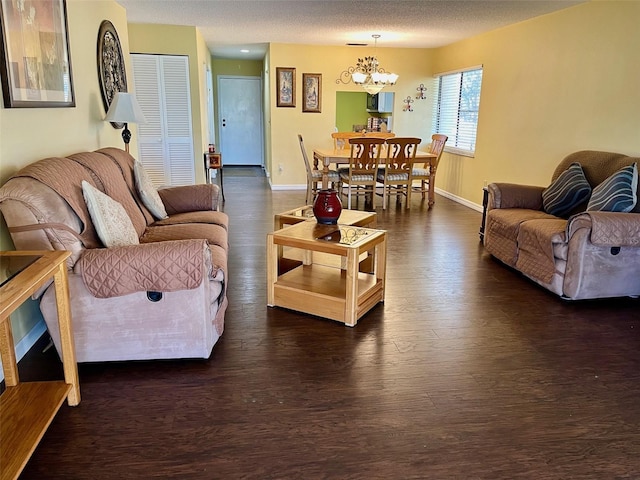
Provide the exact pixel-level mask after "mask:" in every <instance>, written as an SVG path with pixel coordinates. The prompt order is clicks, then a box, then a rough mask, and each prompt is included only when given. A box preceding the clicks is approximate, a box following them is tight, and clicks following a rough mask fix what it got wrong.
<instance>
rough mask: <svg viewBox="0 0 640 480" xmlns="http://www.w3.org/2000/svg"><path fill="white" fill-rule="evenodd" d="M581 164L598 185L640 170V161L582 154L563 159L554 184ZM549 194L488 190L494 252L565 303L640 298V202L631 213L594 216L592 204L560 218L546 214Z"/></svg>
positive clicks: (510, 187)
mask: <svg viewBox="0 0 640 480" xmlns="http://www.w3.org/2000/svg"><path fill="white" fill-rule="evenodd" d="M574 162H577V163H580V164H581V166H582V169H583V171H584V175H585V176H586V179H587V181H588V183H589V184H590V185H591V187H592V188H593V187H595V186H597V185H599V184H601V183H602V182H603V181H604V180H605V179H607V178H608V177H609V176H610V175H612V174H614V173H616V172H617V171H619V170H620V169H621V168H623V167H625V166H627V165H633V164H634V163H636V162H637V163H638V165H639V166H640V158H634V157H629V156H626V155H621V154H617V153H610V152H597V151H580V152H575V153H572V154H570V155H568V156H567V157H566V158H565V159H564V160H562V162H560V164H559V165H558V166H557V167H556V169H555V171H554V173H553V176H552V181H553V180H555V179H556V178H557V177H558V176H559V175H560V174H561V173H562V172H564V171H565V170H567V168H568V167H569V165H571V164H572V163H574ZM544 189H545V187H537V186H524V185H515V184H507V183H492V184H490V185H489V186H488V190H489V199H488V205H487V217H486V227H485V235H484V245H485V248H486V250H487V251H488V252H489V253H490V254H491V255H493V256H494V257H496V258H497V259H499V260H501V261H502V262H504V263H505V264H507V265H509V266H510V267H513V268H515V269H517V270H519V271H520V272H522V273H523V274H524V275H526V276H527V277H529V278H530V279H532V280H533V281H535V282H537V283H538V284H540V285H542V286H543V287H545V288H547V289H548V290H550V291H552V292H553V293H555V294H557V295H560V296H561V297H562V298H565V299H570V300H579V299H588V298H603V297H621V296H638V295H640V197H638V198H639V201H638V202H637V204H636V205H635V207H634V208H633V210H632V211H630V212H626V213H621V212H603V211H589V212H587V211H585V208H586V206H587V203H586V202H584V203H582V204H581V205H578V206H577V207H576V208H574V209H573V211H571V212H570V214H569V215H568V218H559V217H556V216H553V215H550V214H548V213H545V212H544V210H543V200H542V192H543V190H544ZM637 190H640V185H638V188H637ZM636 195H640V192H638V191H636Z"/></svg>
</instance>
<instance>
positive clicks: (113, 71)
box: [98, 20, 127, 128]
mask: <svg viewBox="0 0 640 480" xmlns="http://www.w3.org/2000/svg"><path fill="white" fill-rule="evenodd" d="M98 81H99V82H100V93H101V94H102V103H103V105H104V111H105V115H106V113H107V112H108V111H109V106H110V105H111V102H112V101H113V97H115V95H116V93H118V92H126V91H127V73H126V71H125V65H124V57H123V55H122V48H121V47H120V39H119V38H118V32H116V28H115V27H114V26H113V23H111V22H110V21H109V20H103V21H102V23H101V24H100V30H99V31H98ZM111 125H113V128H122V127H124V123H117V122H111Z"/></svg>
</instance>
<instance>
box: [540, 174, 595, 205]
mask: <svg viewBox="0 0 640 480" xmlns="http://www.w3.org/2000/svg"><path fill="white" fill-rule="evenodd" d="M590 194H591V185H589V182H588V181H587V178H586V177H585V175H584V172H583V170H582V166H581V165H580V164H579V163H577V162H575V163H572V164H571V165H569V168H567V169H566V170H565V171H564V172H562V173H561V174H560V175H559V176H558V178H556V179H555V180H554V181H553V182H552V183H551V185H549V187H548V188H546V189H545V190H544V191H543V192H542V206H543V208H544V211H545V212H547V213H549V214H551V215H556V216H558V217H563V216H565V215H568V214H569V213H570V212H571V211H572V210H573V209H574V208H576V207H577V206H578V205H580V204H581V203H584V202H585V201H586V200H587V199H588V198H589V195H590Z"/></svg>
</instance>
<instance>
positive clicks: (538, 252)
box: [516, 218, 567, 283]
mask: <svg viewBox="0 0 640 480" xmlns="http://www.w3.org/2000/svg"><path fill="white" fill-rule="evenodd" d="M566 227H567V220H564V219H561V218H551V219H549V218H546V219H537V220H529V221H527V222H523V223H522V225H520V230H519V232H518V260H517V261H516V268H517V269H518V270H520V271H521V272H522V273H524V274H526V275H529V276H531V277H533V278H534V279H536V280H539V281H540V282H543V283H549V282H551V280H552V278H553V275H554V273H555V272H556V257H555V248H554V245H557V244H565V243H566V238H567V237H566V233H565V230H566ZM562 273H564V272H562Z"/></svg>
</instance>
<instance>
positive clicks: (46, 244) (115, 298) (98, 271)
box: [0, 148, 229, 362]
mask: <svg viewBox="0 0 640 480" xmlns="http://www.w3.org/2000/svg"><path fill="white" fill-rule="evenodd" d="M133 162H134V159H133V157H131V156H130V155H129V154H128V153H126V152H125V151H123V150H120V149H117V148H105V149H101V150H98V151H95V152H81V153H77V154H74V155H70V156H68V157H64V158H47V159H44V160H40V161H38V162H35V163H33V164H31V165H28V166H26V167H24V168H23V169H22V170H20V171H18V172H17V173H16V174H14V175H13V176H12V177H11V178H10V179H9V180H8V181H7V182H6V183H5V184H4V185H3V186H2V187H1V188H0V211H1V212H2V215H3V217H4V219H5V221H6V223H7V226H8V228H9V232H10V234H11V237H12V240H13V243H14V245H15V247H16V249H18V250H68V251H71V252H72V255H71V257H70V258H69V260H68V264H67V266H68V273H69V292H70V301H71V313H72V321H73V326H74V334H75V343H76V353H77V358H78V361H79V362H98V361H120V360H148V359H169V358H208V357H209V356H210V355H211V351H212V348H213V346H214V344H215V343H216V342H217V341H218V339H219V338H220V336H221V335H222V332H223V330H224V314H225V311H226V308H227V303H228V301H227V295H226V291H227V290H226V287H227V281H228V275H227V253H228V248H229V246H228V236H227V232H228V224H229V220H228V217H227V215H226V214H224V213H222V212H220V211H219V203H218V201H219V189H218V186H217V185H190V186H181V187H172V188H167V189H161V190H159V192H158V193H159V194H160V197H161V198H162V201H163V204H164V206H165V209H166V210H167V213H168V215H169V216H168V217H167V218H165V219H163V220H160V221H155V220H154V218H153V216H152V215H151V213H150V212H149V211H148V210H147V208H146V207H145V206H144V204H143V203H142V201H141V199H140V197H139V195H138V193H137V190H136V187H135V180H134V174H133ZM82 180H85V181H88V182H89V183H91V184H92V185H94V186H95V187H96V188H98V189H99V190H101V191H103V192H104V193H106V194H107V195H109V196H110V197H111V198H113V199H115V200H117V201H118V202H119V203H120V204H122V205H123V207H124V208H125V210H126V212H127V214H128V216H129V218H130V219H131V221H132V223H133V225H134V228H135V229H136V232H137V233H138V235H139V237H140V245H131V246H125V247H112V248H105V247H104V246H103V245H102V244H101V242H100V239H99V238H98V236H97V234H96V232H95V229H94V228H93V225H92V223H91V218H90V216H89V213H88V211H87V209H86V205H85V204H84V200H83V197H82V188H81V182H82ZM36 297H37V298H39V300H40V310H41V311H42V314H43V317H44V319H45V321H46V323H47V327H48V329H49V332H50V334H51V336H52V338H53V340H54V344H55V346H56V348H57V349H58V352H60V334H59V330H58V322H57V311H56V305H55V291H54V289H53V288H52V287H50V286H47V287H46V288H43V289H42V290H41V291H40V292H38V294H37V295H36Z"/></svg>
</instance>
